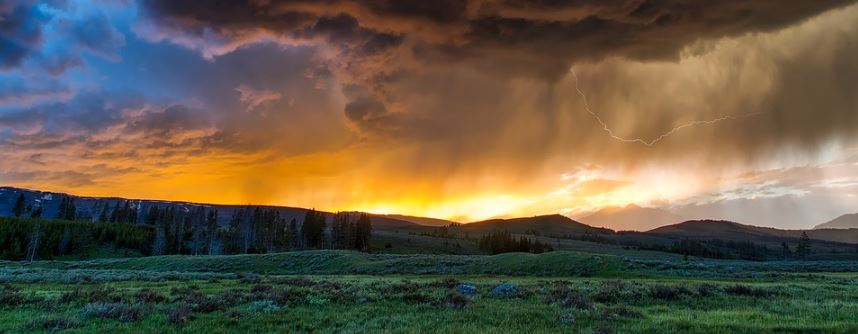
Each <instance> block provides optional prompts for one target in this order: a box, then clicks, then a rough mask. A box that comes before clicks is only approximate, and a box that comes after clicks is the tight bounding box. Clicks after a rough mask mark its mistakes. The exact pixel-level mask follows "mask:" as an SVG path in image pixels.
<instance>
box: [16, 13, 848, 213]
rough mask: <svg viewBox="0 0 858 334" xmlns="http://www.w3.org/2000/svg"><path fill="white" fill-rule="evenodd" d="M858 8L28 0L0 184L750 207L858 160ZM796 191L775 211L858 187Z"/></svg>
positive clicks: (326, 198) (421, 201) (197, 193)
mask: <svg viewBox="0 0 858 334" xmlns="http://www.w3.org/2000/svg"><path fill="white" fill-rule="evenodd" d="M854 2H855V1H851V0H819V1H801V0H787V1H774V0H771V1H770V0H747V1H744V0H742V1H684V0H610V1H589V0H583V1H515V0H442V1H395V0H389V1H355V0H330V1H309V0H307V1H304V0H288V1H287V0H282V1H281V0H267V1H167V0H140V1H136V2H135V1H96V0H69V1H48V2H38V3H37V2H33V1H26V0H13V1H11V2H4V3H3V4H0V50H2V51H3V52H0V148H2V151H0V158H3V160H2V161H4V162H0V181H2V182H4V183H12V184H18V185H26V186H34V187H45V186H47V187H52V188H53V189H57V190H71V191H83V192H87V193H91V194H103V193H105V192H106V191H107V190H106V189H119V190H115V191H117V192H121V193H111V194H113V195H126V196H142V197H165V196H171V197H172V198H176V199H185V200H200V201H204V200H205V201H215V202H233V203H234V202H247V201H252V202H263V203H271V204H291V205H305V206H316V207H324V208H329V209H373V210H375V211H399V212H402V213H412V214H428V215H435V216H445V217H452V216H465V217H466V218H465V219H472V218H476V217H481V218H485V217H487V216H493V215H514V214H536V213H547V212H564V213H575V212H584V211H588V210H592V209H594V208H598V207H600V206H606V205H625V204H629V203H637V204H642V205H652V206H664V205H667V204H665V203H671V202H675V203H678V201H682V200H686V201H693V202H689V203H688V204H689V205H692V206H693V205H698V204H699V205H703V204H704V203H708V204H707V205H709V204H712V203H715V202H719V201H720V202H723V201H730V200H736V199H740V200H741V199H748V198H751V197H755V196H760V194H762V193H765V192H767V191H772V188H771V185H766V184H763V185H758V186H759V187H756V188H755V187H751V186H748V187H744V188H743V187H738V188H737V187H735V186H734V185H732V183H731V182H733V181H731V180H735V178H736V177H737V175H744V173H749V172H755V171H757V172H759V171H769V170H779V169H790V168H797V167H800V166H815V167H818V168H822V169H825V168H826V166H828V164H829V163H830V162H831V161H833V160H837V159H839V158H843V156H844V155H848V154H849V153H848V152H851V150H854V149H855V147H856V144H858V96H856V94H854V92H853V91H854V87H856V85H858V66H855V61H854V59H858V23H856V22H858V6H856V5H854V4H853V3H854ZM571 69H574V71H575V74H576V75H577V78H578V80H577V81H576V80H575V77H574V76H573V75H572V74H571V73H570V70H571ZM579 91H580V93H581V94H579V93H578V92H579ZM582 94H583V95H584V96H586V98H587V102H588V104H589V106H590V107H591V111H592V112H593V113H594V114H595V115H591V114H589V113H588V112H587V110H586V109H585V104H584V99H583V98H582V96H581V95H582ZM597 117H598V119H597ZM716 119H720V121H717V122H705V121H707V120H716ZM599 120H601V121H602V123H604V124H601V123H600V122H599ZM686 124H696V125H693V126H683V125H686ZM605 128H607V129H608V130H610V133H613V134H614V135H615V136H616V137H622V138H632V139H640V141H639V142H651V141H652V140H653V139H655V138H659V136H663V135H665V134H669V136H666V137H664V138H663V139H662V140H660V141H659V142H658V144H657V145H652V146H651V147H649V146H646V145H640V144H639V143H635V142H631V143H629V142H623V141H619V140H616V138H612V137H611V136H610V135H609V134H610V133H608V131H606V129H605ZM677 128H679V129H678V130H676V131H671V129H677ZM10 161H15V163H10ZM849 168H852V169H850V170H854V167H849ZM847 169H848V168H847ZM582 173H583V174H582ZM841 174H843V173H841ZM846 174H849V173H846ZM846 174H844V175H846ZM562 175H567V176H569V175H575V177H571V176H570V177H568V178H564V177H562ZM803 177H804V181H802V182H796V183H795V185H794V186H791V187H790V189H792V190H791V191H790V192H784V193H781V192H777V191H775V195H777V196H799V197H800V196H804V195H807V194H811V190H810V189H811V188H814V189H816V190H813V192H812V193H813V194H814V195H817V194H818V192H823V193H825V194H824V195H820V196H814V197H813V198H815V201H821V199H822V198H830V197H826V196H829V195H830V194H834V193H835V192H840V193H841V195H842V196H846V195H848V194H852V192H851V191H852V190H851V188H849V189H848V190H844V189H843V188H838V189H836V190H833V189H834V188H825V189H822V188H815V187H816V186H815V185H816V184H820V183H825V182H835V181H836V180H833V179H830V178H829V176H826V175H822V176H820V175H818V174H817V175H807V174H804V175H803ZM842 177H846V176H841V178H842ZM849 177H851V176H849ZM743 182H746V183H748V184H757V182H756V181H751V180H746V181H743ZM123 184H133V185H135V186H134V187H132V186H125V187H123V188H116V187H119V186H121V185H123ZM727 184H731V186H730V187H727V186H726V185H727ZM177 187H179V188H181V189H182V190H179V191H176V190H175V189H174V188H177ZM224 189H229V190H227V191H225V190H224ZM737 189H743V191H740V192H736V191H738V190H737ZM778 189H780V188H778ZM263 194H264V195H263ZM803 194H804V195H803ZM731 196H732V197H731ZM777 196H775V197H777ZM842 196H841V197H842ZM734 197H735V198H734ZM770 197H771V196H770ZM835 197H836V196H835ZM713 198H716V199H717V200H716V201H713V200H712V199H713ZM838 198H839V197H838ZM838 201H839V200H838ZM683 203H685V202H683ZM837 207H838V208H841V207H842V206H837ZM725 210H726V209H725ZM826 210H828V209H826ZM833 210H836V208H832V209H831V210H829V211H833ZM475 211H478V212H480V213H474V212H475ZM722 211H724V210H722ZM727 211H729V210H727ZM739 211H741V210H738V209H737V210H736V212H739ZM713 212H717V210H716V211H713ZM724 212H726V211H724ZM729 213H730V212H727V213H725V214H724V215H726V216H729V215H728V214H729ZM742 215H744V216H747V217H756V218H754V219H759V218H758V217H764V216H765V215H764V214H750V213H747V214H742ZM730 217H734V216H730ZM814 223H817V222H814Z"/></svg>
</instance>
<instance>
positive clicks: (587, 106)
mask: <svg viewBox="0 0 858 334" xmlns="http://www.w3.org/2000/svg"><path fill="white" fill-rule="evenodd" d="M569 72H572V77H573V78H575V90H576V91H577V92H578V95H581V98H583V99H584V109H585V110H587V112H588V113H589V114H590V115H592V116H593V118H595V119H596V121H598V122H599V124H600V125H602V130H604V131H605V133H607V134H608V136H610V137H611V138H613V139H616V140H619V141H621V142H624V143H638V144H643V145H645V146H649V147H652V146H654V145H655V144H658V142H660V141H662V140H663V139H665V138H667V137H670V135H672V134H674V133H675V132H677V131H679V130H682V129H684V128H688V127H692V126H698V125H708V124H715V123H718V122H721V121H727V120H737V119H742V118H747V117H751V116H756V115H758V114H760V113H759V112H754V113H748V114H742V115H736V116H732V115H727V116H722V117H718V118H715V119H710V120H702V121H693V122H689V123H685V124H681V125H678V126H675V127H673V128H672V129H670V131H667V132H665V133H663V134H661V135H659V136H658V137H655V139H651V140H646V139H642V138H624V137H620V136H618V135H617V134H615V133H614V130H611V128H610V127H609V126H608V123H605V121H604V120H602V118H601V117H599V115H598V114H596V113H595V112H593V110H592V109H590V103H589V102H587V95H585V94H584V92H582V91H581V89H580V88H579V87H578V74H577V73H575V69H574V68H571V69H569Z"/></svg>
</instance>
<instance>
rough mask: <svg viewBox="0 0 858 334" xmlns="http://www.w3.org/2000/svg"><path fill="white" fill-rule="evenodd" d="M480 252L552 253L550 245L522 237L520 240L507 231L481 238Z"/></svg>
mask: <svg viewBox="0 0 858 334" xmlns="http://www.w3.org/2000/svg"><path fill="white" fill-rule="evenodd" d="M480 250H481V251H484V252H487V253H489V254H500V253H508V252H525V253H537V254H538V253H542V252H549V251H552V250H553V248H551V246H550V245H548V244H545V243H542V242H540V241H539V240H536V239H534V240H530V239H528V238H526V237H524V236H520V237H519V238H518V240H516V238H515V237H514V236H513V235H512V233H510V232H509V231H506V230H498V231H493V232H491V233H488V234H486V235H484V236H482V237H481V238H480Z"/></svg>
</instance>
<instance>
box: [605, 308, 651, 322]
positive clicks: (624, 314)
mask: <svg viewBox="0 0 858 334" xmlns="http://www.w3.org/2000/svg"><path fill="white" fill-rule="evenodd" d="M600 313H601V316H602V317H603V318H607V319H610V320H614V319H616V318H642V317H643V314H641V313H640V312H638V311H635V310H634V309H632V308H630V307H628V306H614V307H607V308H604V309H602V311H601V312H600Z"/></svg>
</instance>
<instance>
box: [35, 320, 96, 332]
mask: <svg viewBox="0 0 858 334" xmlns="http://www.w3.org/2000/svg"><path fill="white" fill-rule="evenodd" d="M81 326H83V324H81V323H80V321H77V320H74V319H69V318H65V317H57V318H43V319H34V320H32V321H30V323H29V324H28V325H27V328H28V329H30V330H46V331H51V332H54V331H61V330H64V329H70V328H77V327H81Z"/></svg>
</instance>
